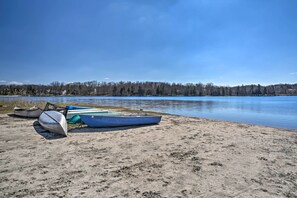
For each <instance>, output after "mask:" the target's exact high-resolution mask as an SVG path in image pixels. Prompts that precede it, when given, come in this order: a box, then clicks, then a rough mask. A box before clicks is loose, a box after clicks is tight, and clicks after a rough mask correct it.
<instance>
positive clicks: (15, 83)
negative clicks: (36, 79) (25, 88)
mask: <svg viewBox="0 0 297 198" xmlns="http://www.w3.org/2000/svg"><path fill="white" fill-rule="evenodd" d="M8 84H10V85H23V84H24V83H22V82H18V81H10V82H9V83H8Z"/></svg>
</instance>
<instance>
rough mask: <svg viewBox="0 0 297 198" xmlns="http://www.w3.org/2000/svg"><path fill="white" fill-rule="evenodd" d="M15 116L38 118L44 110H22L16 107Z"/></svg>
mask: <svg viewBox="0 0 297 198" xmlns="http://www.w3.org/2000/svg"><path fill="white" fill-rule="evenodd" d="M13 112H14V115H16V116H20V117H25V118H38V117H39V116H40V115H41V113H42V110H41V109H40V108H31V109H22V108H19V107H15V108H14V109H13Z"/></svg>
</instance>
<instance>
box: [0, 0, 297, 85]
mask: <svg viewBox="0 0 297 198" xmlns="http://www.w3.org/2000/svg"><path fill="white" fill-rule="evenodd" d="M296 10H297V1H296V0H211V1H209V0H186V1H185V0H108V1H106V0H104V1H103V0H88V1H83V0H80V1H78V0H42V1H40V0H26V1H24V0H0V84H49V83H51V82H53V81H59V82H64V83H70V82H85V81H92V80H97V81H99V82H101V81H105V82H118V81H158V82H176V83H198V82H202V83H209V82H211V83H214V84H216V85H230V86H232V85H241V84H258V83H259V84H262V85H269V84H277V83H297V12H296Z"/></svg>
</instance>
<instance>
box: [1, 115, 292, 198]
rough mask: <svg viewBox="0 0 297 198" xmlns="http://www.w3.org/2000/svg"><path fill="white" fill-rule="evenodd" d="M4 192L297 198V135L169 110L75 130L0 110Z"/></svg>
mask: <svg viewBox="0 0 297 198" xmlns="http://www.w3.org/2000/svg"><path fill="white" fill-rule="evenodd" d="M0 142H1V143H0V154H1V155H0V196H1V197H32V196H36V197H53V196H60V197H297V182H296V181H297V166H296V165H297V155H296V153H297V132H296V131H291V130H285V129H275V128H270V127H262V126H256V125H246V124H238V123H231V122H222V121H213V120H207V119H199V118H189V117H182V116H171V115H165V116H163V118H162V121H161V123H160V124H159V125H150V126H142V127H121V128H103V129H92V128H87V127H82V128H77V129H73V130H71V131H70V132H69V136H68V137H67V138H61V137H59V136H56V135H53V134H51V133H48V132H46V131H44V130H43V129H42V128H41V126H40V125H39V124H38V122H37V121H36V120H34V119H33V120H32V119H22V118H16V117H10V116H7V115H5V114H0Z"/></svg>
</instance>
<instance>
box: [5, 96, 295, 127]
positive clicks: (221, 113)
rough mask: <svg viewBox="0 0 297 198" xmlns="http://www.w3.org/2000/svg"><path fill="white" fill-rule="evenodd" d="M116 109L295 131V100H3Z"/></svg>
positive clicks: (257, 98) (74, 98)
mask: <svg viewBox="0 0 297 198" xmlns="http://www.w3.org/2000/svg"><path fill="white" fill-rule="evenodd" d="M0 100H26V101H49V102H53V103H84V104H97V105H103V106H119V107H127V108H131V109H144V110H152V111H160V112H164V113H171V114H177V115H185V116H193V117H204V118H210V119H217V120H227V121H235V122H242V123H251V124H260V125H267V126H273V127H280V128H289V129H297V97H6V96H1V97H0Z"/></svg>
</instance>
